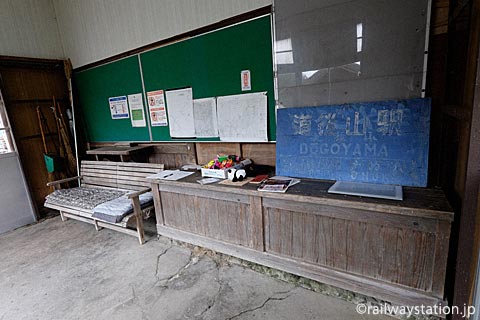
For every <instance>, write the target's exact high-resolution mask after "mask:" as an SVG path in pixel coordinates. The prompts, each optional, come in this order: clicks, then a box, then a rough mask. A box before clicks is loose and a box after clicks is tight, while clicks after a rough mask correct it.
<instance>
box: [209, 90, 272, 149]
mask: <svg viewBox="0 0 480 320" xmlns="http://www.w3.org/2000/svg"><path fill="white" fill-rule="evenodd" d="M217 118H218V133H219V135H220V140H221V141H229V142H262V141H268V137H267V93H266V92H258V93H247V94H239V95H233V96H224V97H218V98H217Z"/></svg>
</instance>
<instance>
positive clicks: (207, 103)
mask: <svg viewBox="0 0 480 320" xmlns="http://www.w3.org/2000/svg"><path fill="white" fill-rule="evenodd" d="M193 118H194V120H195V136H196V137H197V138H213V137H218V125H217V101H216V99H215V98H205V99H196V100H193Z"/></svg>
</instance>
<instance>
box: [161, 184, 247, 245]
mask: <svg viewBox="0 0 480 320" xmlns="http://www.w3.org/2000/svg"><path fill="white" fill-rule="evenodd" d="M160 197H161V201H162V207H163V208H162V209H163V217H164V223H165V225H166V226H169V227H173V228H176V229H179V230H183V231H187V232H190V233H194V234H199V235H202V236H206V237H210V238H214V239H218V240H223V241H226V242H229V243H232V244H237V245H242V246H247V247H253V244H252V241H251V239H252V238H251V232H252V231H251V230H252V229H251V228H250V226H251V221H250V220H251V218H250V215H249V212H250V205H249V204H245V203H241V202H238V201H236V200H235V199H234V198H232V200H231V201H229V200H219V199H212V198H207V197H201V196H192V195H189V194H181V193H176V192H167V191H162V192H161V194H160Z"/></svg>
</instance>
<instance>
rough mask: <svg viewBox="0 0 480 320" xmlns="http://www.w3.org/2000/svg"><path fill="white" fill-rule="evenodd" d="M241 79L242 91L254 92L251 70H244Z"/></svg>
mask: <svg viewBox="0 0 480 320" xmlns="http://www.w3.org/2000/svg"><path fill="white" fill-rule="evenodd" d="M240 78H241V82H242V91H248V90H252V83H251V78H250V70H243V71H242V72H240Z"/></svg>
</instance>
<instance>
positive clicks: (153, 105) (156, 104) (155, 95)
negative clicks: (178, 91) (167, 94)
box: [147, 90, 168, 127]
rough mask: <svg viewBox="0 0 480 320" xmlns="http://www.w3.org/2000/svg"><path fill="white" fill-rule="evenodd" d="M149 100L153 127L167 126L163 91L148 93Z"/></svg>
mask: <svg viewBox="0 0 480 320" xmlns="http://www.w3.org/2000/svg"><path fill="white" fill-rule="evenodd" d="M147 100H148V110H149V112H150V122H151V124H152V127H155V126H167V125H168V120H167V110H166V109H165V98H164V96H163V90H156V91H150V92H147Z"/></svg>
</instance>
